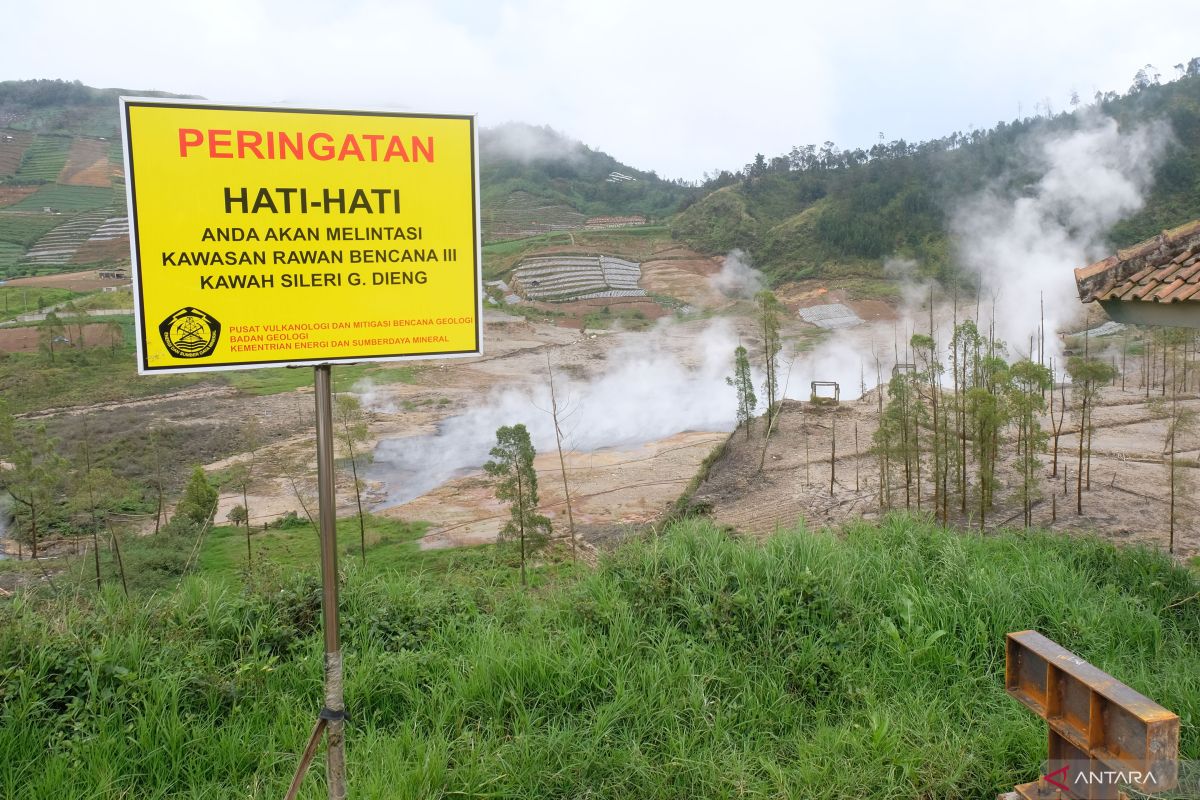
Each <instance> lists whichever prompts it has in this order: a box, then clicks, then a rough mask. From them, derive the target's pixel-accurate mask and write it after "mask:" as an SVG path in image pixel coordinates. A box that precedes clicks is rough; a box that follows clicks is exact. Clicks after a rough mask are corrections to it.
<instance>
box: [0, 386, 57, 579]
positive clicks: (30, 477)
mask: <svg viewBox="0 0 1200 800" xmlns="http://www.w3.org/2000/svg"><path fill="white" fill-rule="evenodd" d="M66 480H67V461H66V459H64V458H63V457H62V456H61V455H59V452H58V442H57V441H55V440H54V439H53V438H52V437H51V436H50V435H49V433H47V431H46V426H45V425H44V424H38V425H35V426H33V428H32V429H31V430H28V431H22V430H19V429H18V425H17V423H16V421H15V420H14V419H13V418H12V416H11V415H10V414H9V413H8V410H7V408H6V407H5V406H4V405H3V404H2V403H0V490H4V491H6V492H7V493H8V495H9V497H11V498H12V499H13V507H12V510H13V522H14V533H15V535H16V538H17V539H18V540H19V541H21V542H23V543H24V544H26V545H28V546H29V548H30V555H32V556H33V557H34V558H37V554H38V542H39V541H40V539H41V538H42V537H44V536H45V535H46V534H47V533H49V532H51V531H52V530H54V529H55V528H58V527H61V525H62V524H63V513H62V512H63V509H62V508H61V507H60V505H59V499H60V494H61V492H62V489H63V486H64V484H65V483H66Z"/></svg>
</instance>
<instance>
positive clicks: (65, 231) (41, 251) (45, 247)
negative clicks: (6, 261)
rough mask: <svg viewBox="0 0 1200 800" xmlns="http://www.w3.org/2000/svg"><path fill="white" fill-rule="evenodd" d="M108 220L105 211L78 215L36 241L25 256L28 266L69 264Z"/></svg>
mask: <svg viewBox="0 0 1200 800" xmlns="http://www.w3.org/2000/svg"><path fill="white" fill-rule="evenodd" d="M107 219H108V212H107V211H93V212H91V213H89V214H80V215H79V216H77V217H74V218H72V219H71V220H69V221H67V222H64V223H63V224H62V225H59V226H58V227H57V228H55V229H54V230H52V231H50V232H49V233H47V234H46V235H45V236H43V237H42V238H40V239H38V241H37V243H36V244H35V245H34V246H33V247H31V248H29V252H28V253H26V254H25V261H27V262H28V263H30V264H56V265H57V264H69V263H71V261H72V260H73V259H74V258H75V254H76V252H77V251H78V250H79V248H80V247H81V246H82V245H83V244H84V243H85V242H87V241H88V239H90V238H91V236H92V235H93V234H95V233H96V231H97V230H99V228H100V227H101V226H102V225H103V224H104V223H105V221H106V220H107Z"/></svg>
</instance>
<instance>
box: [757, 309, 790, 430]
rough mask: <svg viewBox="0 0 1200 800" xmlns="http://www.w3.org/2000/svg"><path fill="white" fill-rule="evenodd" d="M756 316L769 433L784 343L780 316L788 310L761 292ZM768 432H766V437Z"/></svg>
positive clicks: (774, 407)
mask: <svg viewBox="0 0 1200 800" xmlns="http://www.w3.org/2000/svg"><path fill="white" fill-rule="evenodd" d="M754 304H755V316H756V319H757V322H758V332H759V333H760V334H761V335H762V343H763V393H764V394H765V395H766V396H767V398H766V399H767V431H769V430H770V426H771V417H772V415H774V414H775V413H776V410H777V409H776V405H775V404H776V400H778V399H779V398H778V397H777V395H778V392H779V353H780V351H781V350H783V342H782V341H781V340H780V338H779V325H780V316H781V315H783V314H784V313H786V312H787V309H786V308H785V307H784V305H783V304H782V303H780V302H779V300H778V299H777V298H776V297H775V295H774V294H772V293H771V292H768V291H762V292H759V293H758V294H756V295H755V296H754ZM767 431H764V435H765V434H766V432H767Z"/></svg>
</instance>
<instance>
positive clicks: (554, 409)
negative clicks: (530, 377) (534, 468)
mask: <svg viewBox="0 0 1200 800" xmlns="http://www.w3.org/2000/svg"><path fill="white" fill-rule="evenodd" d="M546 373H547V374H548V375H549V376H550V416H551V418H552V419H553V420H554V441H555V443H556V444H557V445H558V468H559V471H560V472H561V473H562V483H563V497H565V498H566V501H567V526H568V530H569V533H570V536H571V560H572V561H575V560H577V558H578V553H577V552H576V540H575V513H574V511H573V510H572V509H571V489H570V487H569V486H568V485H567V462H566V460H565V459H564V458H563V447H562V443H563V434H562V427H561V426H560V425H559V423H558V394H557V392H556V391H555V389H554V370H553V369H551V368H550V354H549V353H547V354H546Z"/></svg>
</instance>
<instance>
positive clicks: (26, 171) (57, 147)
mask: <svg viewBox="0 0 1200 800" xmlns="http://www.w3.org/2000/svg"><path fill="white" fill-rule="evenodd" d="M70 150H71V137H69V136H38V137H36V138H34V140H33V143H32V144H30V145H29V147H28V148H26V150H25V155H24V156H23V158H22V159H21V166H20V168H18V169H17V171H16V173H15V174H14V175H13V180H14V181H15V182H16V183H40V182H47V183H49V182H53V181H54V180H55V179H56V178H57V177H58V173H60V172H62V168H63V166H64V165H65V164H66V163H67V154H68V153H69V152H70Z"/></svg>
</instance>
